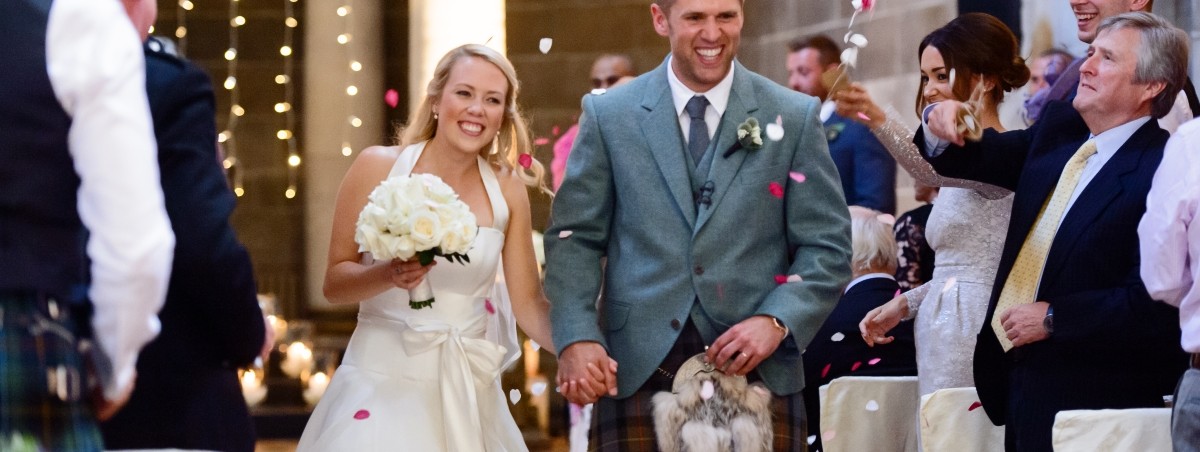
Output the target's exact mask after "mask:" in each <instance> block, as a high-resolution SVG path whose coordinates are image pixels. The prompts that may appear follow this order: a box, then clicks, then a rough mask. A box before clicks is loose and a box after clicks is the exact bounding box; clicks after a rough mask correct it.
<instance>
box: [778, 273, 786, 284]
mask: <svg viewBox="0 0 1200 452" xmlns="http://www.w3.org/2000/svg"><path fill="white" fill-rule="evenodd" d="M786 282H787V275H775V284H783V283H786Z"/></svg>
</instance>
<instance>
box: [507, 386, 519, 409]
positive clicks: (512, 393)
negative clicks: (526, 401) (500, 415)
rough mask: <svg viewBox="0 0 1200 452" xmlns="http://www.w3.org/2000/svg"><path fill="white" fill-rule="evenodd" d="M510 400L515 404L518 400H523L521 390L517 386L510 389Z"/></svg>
mask: <svg viewBox="0 0 1200 452" xmlns="http://www.w3.org/2000/svg"><path fill="white" fill-rule="evenodd" d="M508 400H509V401H510V402H512V404H513V405H516V404H517V402H520V401H521V391H518V390H517V389H516V388H513V389H510V390H508Z"/></svg>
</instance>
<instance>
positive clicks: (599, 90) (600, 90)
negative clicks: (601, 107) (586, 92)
mask: <svg viewBox="0 0 1200 452" xmlns="http://www.w3.org/2000/svg"><path fill="white" fill-rule="evenodd" d="M607 92H608V90H606V89H604V88H596V89H594V90H592V95H593V96H600V95H603V94H604V93H607Z"/></svg>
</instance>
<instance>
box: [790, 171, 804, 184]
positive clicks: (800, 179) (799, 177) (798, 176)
mask: <svg viewBox="0 0 1200 452" xmlns="http://www.w3.org/2000/svg"><path fill="white" fill-rule="evenodd" d="M788 177H790V178H792V180H794V181H796V183H797V184H803V183H804V181H806V180H808V176H805V175H804V173H801V172H796V171H792V172H790V173H788Z"/></svg>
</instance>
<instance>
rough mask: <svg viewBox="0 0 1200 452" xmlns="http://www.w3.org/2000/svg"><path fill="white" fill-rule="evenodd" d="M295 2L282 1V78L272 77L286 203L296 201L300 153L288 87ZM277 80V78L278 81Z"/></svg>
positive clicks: (292, 98)
mask: <svg viewBox="0 0 1200 452" xmlns="http://www.w3.org/2000/svg"><path fill="white" fill-rule="evenodd" d="M297 1H298V0H283V12H284V20H283V25H284V27H283V45H282V46H280V47H279V55H280V56H282V57H283V74H281V75H280V76H279V77H276V82H277V83H278V82H279V81H282V82H283V83H280V85H282V86H283V102H279V103H276V104H275V112H276V113H280V114H282V115H283V118H284V126H283V129H280V130H279V131H278V132H276V138H279V139H280V140H282V141H283V142H284V143H285V146H286V151H287V176H288V185H287V189H286V190H284V192H283V196H284V197H285V198H287V199H293V198H295V197H296V192H297V183H298V179H299V171H300V152H299V150H298V149H297V146H296V135H295V130H296V111H295V109H294V108H293V105H294V103H295V96H296V91H295V84H294V83H292V81H293V75H294V73H295V72H294V71H295V64H294V61H293V59H292V53H293V52H294V36H295V29H296V27H297V26H299V22H298V21H297V20H296V14H295V3H296V2H297ZM280 77H281V78H280Z"/></svg>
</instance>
